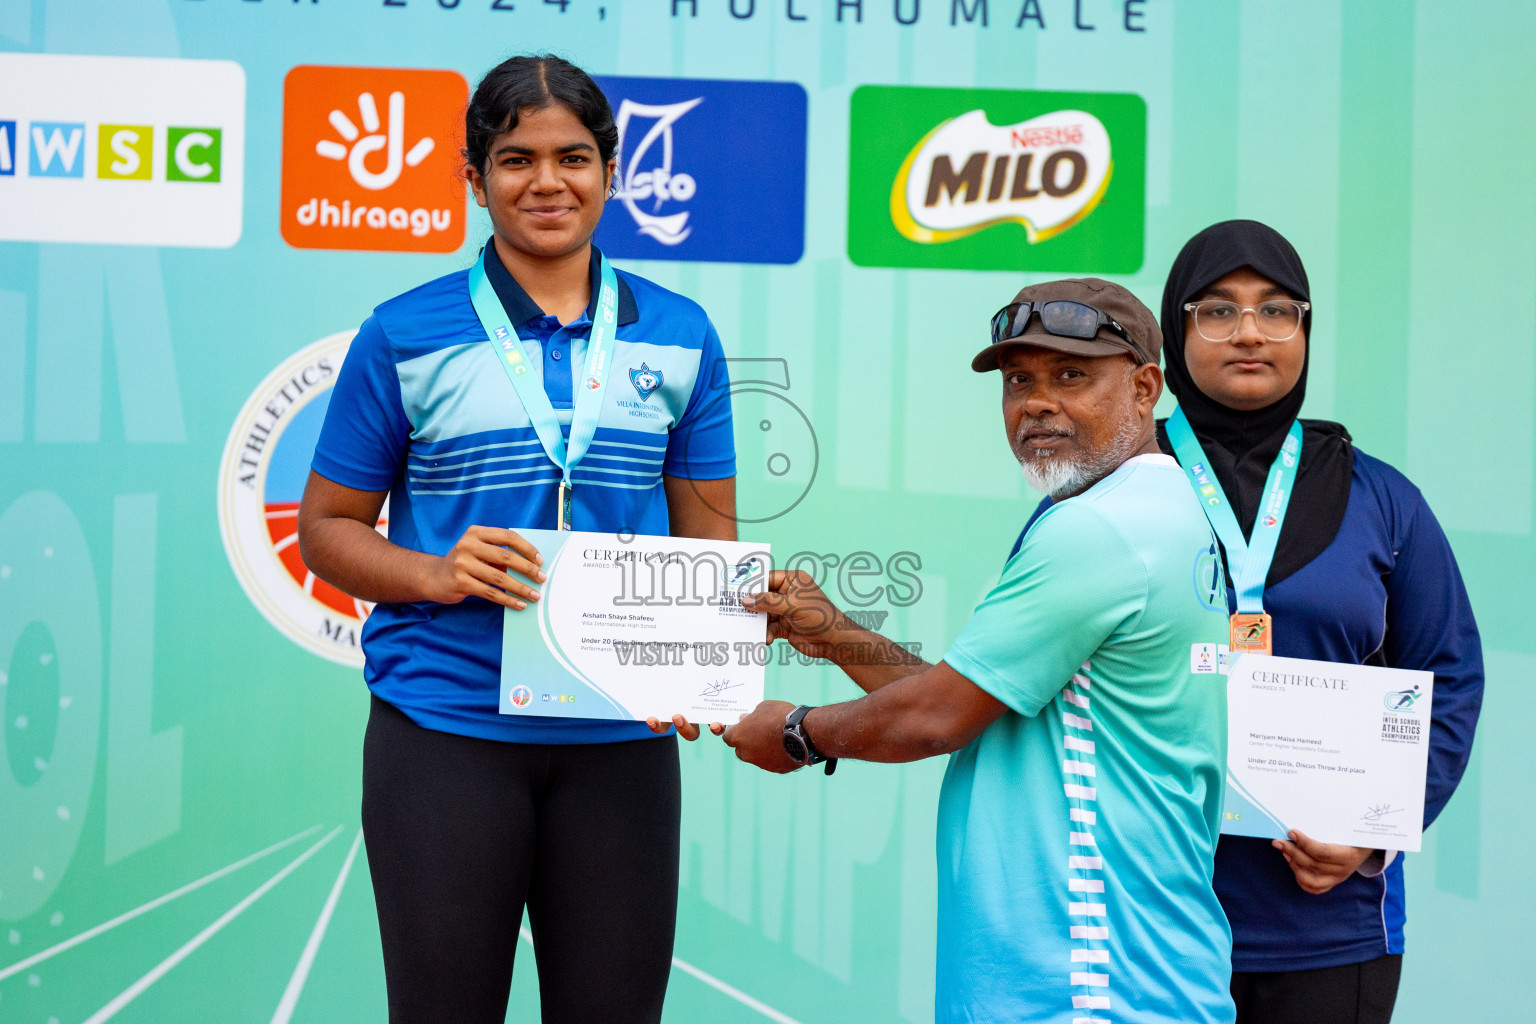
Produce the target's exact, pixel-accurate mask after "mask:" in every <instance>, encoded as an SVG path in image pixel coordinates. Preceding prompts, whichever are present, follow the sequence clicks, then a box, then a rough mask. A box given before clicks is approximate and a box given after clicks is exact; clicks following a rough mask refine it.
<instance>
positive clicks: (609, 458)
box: [581, 455, 666, 469]
mask: <svg viewBox="0 0 1536 1024" xmlns="http://www.w3.org/2000/svg"><path fill="white" fill-rule="evenodd" d="M593 459H602V460H603V461H604V462H633V463H638V464H640V465H642V466H659V465H661V464H662V463H663V462H665V461H666V456H664V455H658V456H656V457H655V458H654V459H639V458H631V457H630V456H628V455H588V456H587V457H586V458H585V459H583V460H582V462H581V465H582V466H583V467H585V466H586V464H587V463H588V462H590V461H591V460H593ZM593 468H594V469H595V468H597V467H593Z"/></svg>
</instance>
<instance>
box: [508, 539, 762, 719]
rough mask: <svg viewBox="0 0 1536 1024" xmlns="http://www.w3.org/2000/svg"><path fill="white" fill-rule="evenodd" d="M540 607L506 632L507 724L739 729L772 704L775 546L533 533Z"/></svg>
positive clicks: (511, 622)
mask: <svg viewBox="0 0 1536 1024" xmlns="http://www.w3.org/2000/svg"><path fill="white" fill-rule="evenodd" d="M519 532H521V533H522V535H523V536H524V537H526V538H528V540H529V541H531V542H532V543H533V544H534V546H535V547H537V548H538V549H539V553H540V554H542V555H543V556H544V568H545V572H546V573H547V579H546V580H545V582H544V586H543V590H542V595H541V597H540V599H539V600H538V601H537V602H530V603H529V605H528V607H527V608H526V609H522V610H517V611H513V610H511V609H508V610H507V611H506V612H505V613H504V617H503V621H502V634H501V635H502V640H501V665H502V668H501V703H500V710H501V713H502V714H504V715H544V716H551V717H557V718H608V719H634V720H640V721H643V720H645V719H646V718H647V717H651V716H654V717H656V718H659V719H661V720H662V721H666V720H668V719H670V718H671V717H672V716H673V715H675V714H682V715H684V716H686V717H687V718H688V719H689V720H691V721H735V718H736V716H737V715H740V714H743V713H745V712H749V711H751V710H752V709H753V708H755V707H756V706H757V705H758V704H759V703H760V702H761V701H762V699H763V674H764V664H765V663H766V660H765V659H763V658H761V655H762V654H763V653H764V652H765V650H766V648H765V646H764V644H765V641H766V638H767V627H766V621H767V620H766V617H765V616H764V615H762V614H760V613H755V612H749V611H747V610H746V609H745V608H743V607H742V606H741V596H742V595H743V594H745V593H758V592H761V591H762V590H763V589H764V588H765V587H766V585H767V582H768V570H769V548H768V546H767V545H765V544H749V543H745V542H736V541H722V540H695V539H693V538H688V537H646V536H634V535H630V534H619V535H614V534H611V533H582V532H573V531H569V530H523V531H519Z"/></svg>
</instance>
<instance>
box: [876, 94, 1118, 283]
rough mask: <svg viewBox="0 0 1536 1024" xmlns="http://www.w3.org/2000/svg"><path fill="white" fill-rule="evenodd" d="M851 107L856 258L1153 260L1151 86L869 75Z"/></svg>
mask: <svg viewBox="0 0 1536 1024" xmlns="http://www.w3.org/2000/svg"><path fill="white" fill-rule="evenodd" d="M850 114H851V116H850V131H851V135H852V137H851V139H850V140H849V141H850V145H849V163H848V175H849V181H848V190H849V201H848V255H849V258H850V259H851V260H852V261H853V262H854V263H856V264H859V265H860V266H872V267H951V268H955V269H968V270H1048V271H1070V272H1081V273H1099V274H1123V273H1132V272H1134V271H1136V270H1137V269H1139V268H1140V267H1141V262H1142V250H1143V233H1144V224H1145V217H1146V209H1145V207H1146V199H1145V192H1146V186H1145V177H1146V170H1145V167H1146V104H1145V103H1144V102H1142V100H1141V97H1139V96H1135V95H1131V94H1126V93H1058V92H1033V91H1022V90H1000V89H925V88H906V87H896V86H865V87H863V88H860V89H857V90H855V91H854V94H853V100H852V109H851V111H850Z"/></svg>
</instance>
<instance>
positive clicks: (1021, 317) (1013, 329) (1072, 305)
mask: <svg viewBox="0 0 1536 1024" xmlns="http://www.w3.org/2000/svg"><path fill="white" fill-rule="evenodd" d="M1037 314H1038V315H1039V317H1040V326H1041V327H1044V328H1045V330H1046V333H1047V334H1054V335H1056V336H1057V337H1058V338H1077V339H1078V340H1080V341H1091V340H1092V339H1093V338H1094V337H1096V336H1097V335H1098V333H1099V328H1100V327H1108V328H1109V329H1110V330H1111V331H1113V332H1115V333H1116V334H1118V335H1119V336H1120V337H1121V338H1122V339H1124V341H1125V343H1126V344H1127V345H1129V346H1130V347H1131V351H1132V352H1133V353H1135V355H1136V358H1137V359H1139V360H1141V361H1142V362H1147V361H1148V360H1147V358H1146V356H1145V355H1144V354H1143V353H1142V351H1141V346H1140V345H1138V344H1136V342H1135V341H1133V340H1131V336H1130V334H1129V333H1127V332H1126V329H1125V328H1124V327H1121V326H1120V324H1119V322H1118V321H1116V320H1115V318H1114V317H1112V316H1110V315H1109V314H1108V313H1105V312H1104V311H1102V310H1100V309H1098V308H1096V307H1094V306H1090V305H1088V304H1087V303H1086V302H1074V301H1072V300H1071V299H1051V300H1049V301H1046V302H1012V303H1009V304H1008V305H1006V306H1004V307H1003V308H1002V309H1000V310H998V311H997V315H995V316H994V317H992V344H994V345H997V344H1000V343H1001V342H1004V341H1009V340H1011V339H1013V338H1017V337H1019V336H1021V335H1022V334H1023V333H1024V331H1025V329H1026V328H1027V327H1029V321H1030V318H1031V317H1034V316H1035V315H1037Z"/></svg>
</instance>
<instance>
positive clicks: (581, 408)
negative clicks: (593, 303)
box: [469, 242, 619, 530]
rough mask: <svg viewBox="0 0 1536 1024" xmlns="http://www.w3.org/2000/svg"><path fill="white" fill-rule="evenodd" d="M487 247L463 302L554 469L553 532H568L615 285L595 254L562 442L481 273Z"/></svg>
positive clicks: (601, 389)
mask: <svg viewBox="0 0 1536 1024" xmlns="http://www.w3.org/2000/svg"><path fill="white" fill-rule="evenodd" d="M493 244H495V243H494V242H487V243H486V245H485V249H484V250H482V251H481V253H480V259H479V260H477V261H476V262H475V265H474V266H472V267H470V268H469V298H470V301H471V302H473V303H474V306H475V314H476V315H477V316H479V317H480V326H482V327H484V328H485V336H486V338H487V339H488V340H489V341H490V343H491V347H492V348H494V349H495V350H496V361H497V362H498V363H500V364H501V368H502V369H503V370H505V371H507V379H508V380H509V381H511V382H512V389H513V390H514V391H516V392H517V397H518V398H519V399H520V400H521V401H522V403H523V409H524V410H525V411H526V412H527V413H528V419H529V420H530V421H531V422H532V423H533V430H534V433H536V434H538V435H539V443H540V444H542V445H543V446H544V453H545V454H546V455H548V456H549V461H550V462H553V463H554V464H555V465H556V466H557V467H558V468H559V469H560V500H559V509H558V512H557V514H558V516H559V520H560V521H559V528H560V529H562V530H569V529H571V528H572V527H571V507H572V501H571V495H572V490H573V488H572V486H571V471H572V470H574V469H575V468H576V466H577V464H578V463H579V462H581V460H582V457H583V456H584V455H586V454H587V449H588V448H589V447H591V444H592V438H593V436H594V435H596V434H597V421H598V418H599V416H601V415H602V411H603V395H604V393H605V392H606V391H607V389H608V368H609V364H610V363H612V362H613V347H614V342H615V339H616V335H617V333H618V319H619V283H618V278H617V277H616V276H615V274H614V272H613V267H612V266H610V265H609V263H608V257H606V256H604V255H603V254H602V253H601V252H598V254H597V259H598V277H599V279H600V282H601V283H600V286H599V288H598V292H597V312H596V314H595V315H594V316H593V318H592V333H591V336H590V337H589V338H588V340H587V364H586V368H585V369H584V370H583V371H582V375H581V384H580V386H579V388H578V389H577V391H576V400H575V402H574V406H575V408H574V409H572V411H571V439H570V440H569V441H567V440H566V439H565V435H564V434H563V433H562V432H561V430H560V419H559V417H557V416H556V415H555V407H554V406H553V405H551V404H550V401H549V395H548V394H547V393H545V391H544V388H543V387H541V386H540V385H539V384H538V383H536V382H535V381H534V380H533V379H532V378H531V377H529V375H528V360H527V358H526V355H525V353H524V352H523V345H522V341H521V340H520V339H519V338H518V336H517V331H516V330H515V329H513V326H512V323H511V321H510V319H509V318H508V317H507V311H506V309H505V308H504V307H503V306H502V304H501V299H500V298H498V297H497V295H496V289H495V288H494V287H493V286H492V285H491V282H490V279H489V278H488V277H487V276H486V273H485V261H486V260H487V259H489V258H490V249H491V246H492V245H493Z"/></svg>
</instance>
